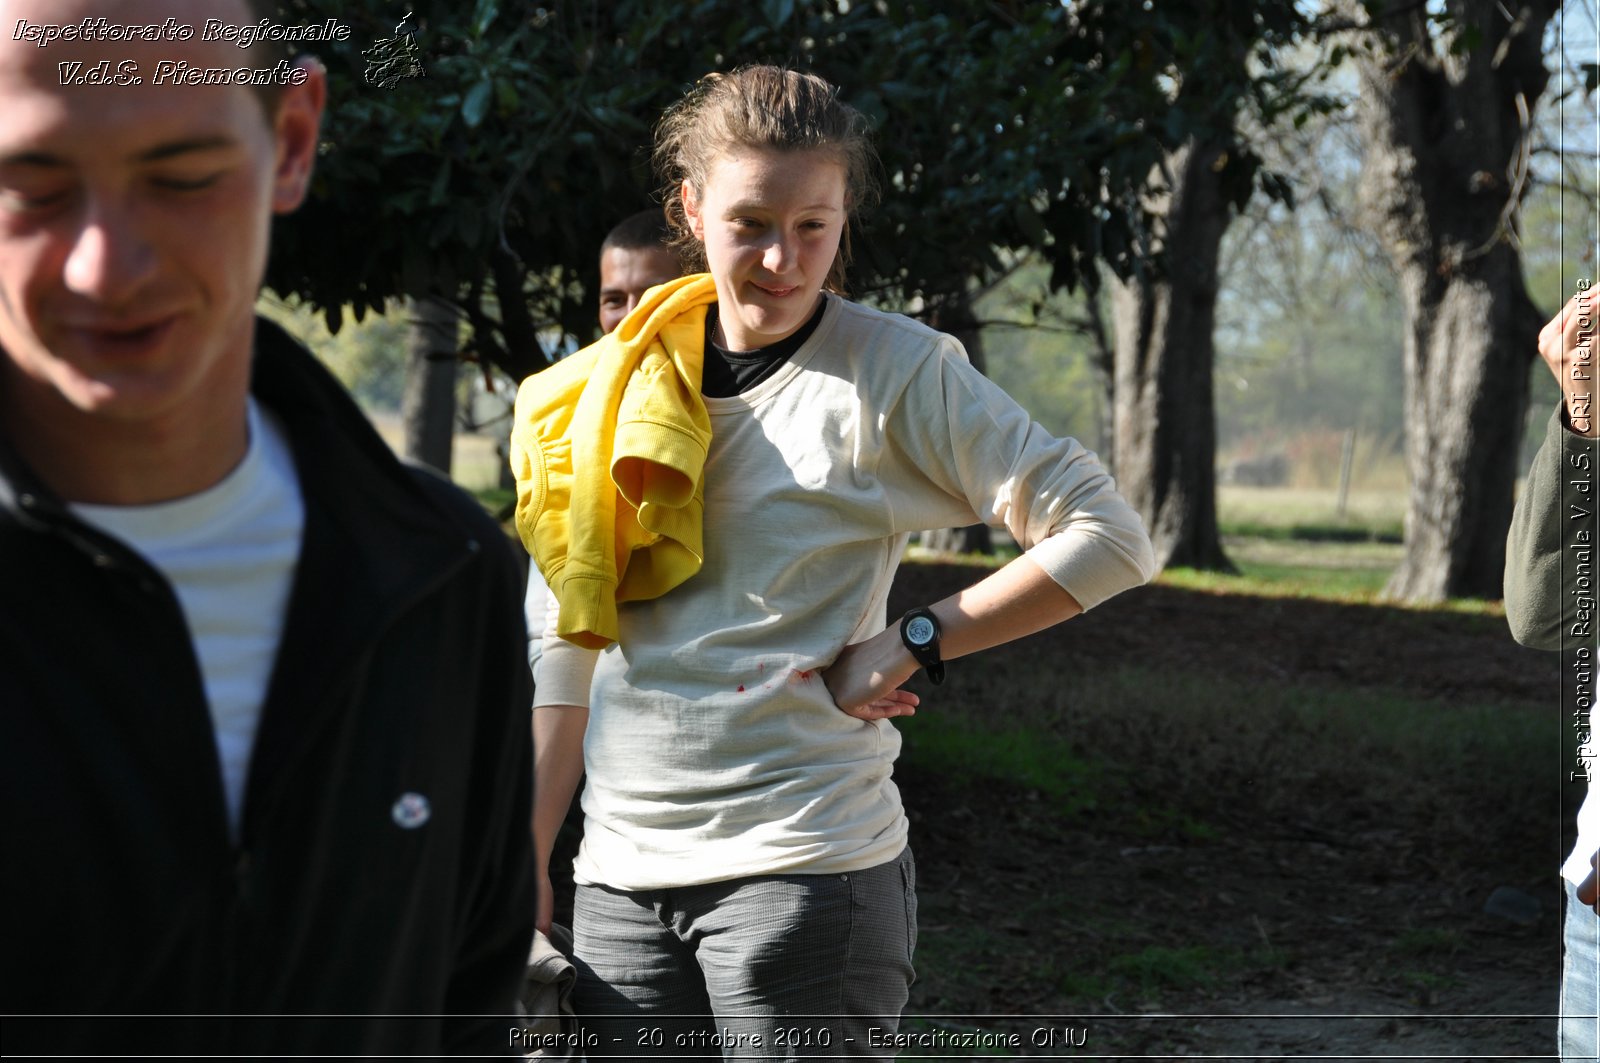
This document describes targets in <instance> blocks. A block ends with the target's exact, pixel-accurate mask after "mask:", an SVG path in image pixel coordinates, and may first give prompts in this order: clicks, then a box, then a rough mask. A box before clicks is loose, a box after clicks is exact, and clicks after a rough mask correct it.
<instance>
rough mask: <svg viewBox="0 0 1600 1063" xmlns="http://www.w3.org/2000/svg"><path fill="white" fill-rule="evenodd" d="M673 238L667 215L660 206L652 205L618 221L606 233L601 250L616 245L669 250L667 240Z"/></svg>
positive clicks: (628, 249)
mask: <svg viewBox="0 0 1600 1063" xmlns="http://www.w3.org/2000/svg"><path fill="white" fill-rule="evenodd" d="M671 239H672V233H671V232H670V231H669V230H668V229H667V216H666V215H665V214H664V213H662V211H661V210H660V208H658V207H651V208H648V209H646V210H641V211H640V212H639V213H637V214H630V215H628V216H627V217H626V218H623V219H622V220H621V221H620V222H618V223H617V224H616V226H615V227H614V228H613V229H612V230H611V231H610V232H609V233H607V234H606V238H605V242H604V243H602V244H601V245H600V250H601V251H605V250H606V249H608V248H612V247H616V248H620V249H621V250H623V251H637V250H640V249H643V248H650V247H659V248H661V249H662V250H663V251H665V250H669V248H668V247H667V242H668V241H669V240H671Z"/></svg>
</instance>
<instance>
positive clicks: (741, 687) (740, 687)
mask: <svg viewBox="0 0 1600 1063" xmlns="http://www.w3.org/2000/svg"><path fill="white" fill-rule="evenodd" d="M736 693H739V694H743V693H744V684H743V683H740V684H739V689H738V690H737V691H736Z"/></svg>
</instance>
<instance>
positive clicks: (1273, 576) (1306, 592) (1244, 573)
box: [1157, 535, 1505, 616]
mask: <svg viewBox="0 0 1600 1063" xmlns="http://www.w3.org/2000/svg"><path fill="white" fill-rule="evenodd" d="M1222 546H1223V550H1224V551H1226V553H1227V554H1228V557H1229V559H1230V560H1232V561H1233V563H1234V564H1235V565H1236V566H1237V567H1238V569H1239V574H1238V575H1229V574H1226V573H1221V572H1202V571H1200V570H1198V569H1192V568H1169V569H1167V570H1166V571H1164V572H1163V573H1162V574H1161V575H1160V577H1159V578H1158V580H1157V582H1159V583H1162V584H1165V585H1167V586H1171V587H1178V588H1181V589H1183V590H1192V591H1201V592H1203V593H1206V594H1250V595H1256V596H1258V597H1263V598H1311V599H1317V600H1320V601H1331V602H1342V603H1345V604H1359V605H1376V604H1380V603H1381V604H1385V605H1395V604H1396V603H1393V602H1386V601H1384V598H1383V588H1384V584H1386V583H1388V581H1389V576H1390V575H1391V574H1392V573H1393V572H1394V570H1395V568H1397V567H1398V566H1399V564H1400V562H1401V560H1402V558H1403V557H1404V552H1405V548H1404V547H1403V546H1402V545H1400V544H1398V543H1390V542H1376V541H1370V540H1367V541H1359V542H1329V541H1320V542H1307V541H1303V540H1299V539H1291V538H1288V537H1287V536H1282V535H1278V536H1269V537H1246V536H1224V537H1223V542H1222ZM1415 608H1425V609H1429V610H1444V611H1446V612H1452V613H1469V614H1478V615H1484V616H1504V615H1505V612H1504V608H1503V606H1502V605H1501V604H1500V603H1499V602H1491V601H1483V600H1480V599H1475V598H1461V599H1453V600H1451V601H1449V602H1445V603H1443V604H1441V605H1434V606H1425V607H1423V606H1418V607H1415Z"/></svg>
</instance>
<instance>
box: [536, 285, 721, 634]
mask: <svg viewBox="0 0 1600 1063" xmlns="http://www.w3.org/2000/svg"><path fill="white" fill-rule="evenodd" d="M716 298H717V291H716V286H715V285H714V284H713V283H712V279H711V277H710V275H709V274H704V273H700V274H694V275H691V276H688V277H681V278H679V279H677V280H674V281H669V282H668V283H666V284H663V285H660V286H658V287H655V288H652V289H650V290H649V291H648V292H646V293H645V296H644V300H643V301H642V302H641V303H640V304H639V305H638V306H637V307H635V308H634V311H633V313H631V314H629V315H628V316H627V318H625V319H624V320H623V322H622V324H620V325H618V326H617V328H616V330H615V331H614V332H612V333H611V334H610V335H607V336H603V337H601V339H600V340H598V341H597V342H595V343H593V344H590V345H589V346H588V347H585V348H584V349H583V350H581V351H579V352H577V353H576V354H574V355H572V356H571V357H569V358H566V359H564V360H562V361H560V362H557V363H556V364H555V365H553V366H551V367H550V368H549V369H546V370H544V371H543V372H540V373H535V374H534V375H533V376H530V377H529V378H527V379H526V380H524V381H523V382H522V386H521V387H520V388H519V389H518V390H517V405H516V413H515V419H514V423H513V425H512V428H511V471H512V472H513V474H515V476H516V479H517V510H516V521H517V531H518V532H519V533H520V534H521V536H522V542H523V544H524V545H525V546H526V547H527V548H528V553H529V554H530V555H532V557H533V559H534V561H535V563H536V564H537V565H538V566H539V571H540V572H541V573H542V574H543V575H544V578H545V581H546V582H547V583H549V584H550V589H551V592H552V593H554V595H555V596H556V600H557V601H558V602H559V603H560V617H559V619H558V621H557V628H556V631H557V634H559V635H560V636H561V637H562V638H564V639H567V640H568V641H569V642H574V643H576V644H578V645H580V646H586V647H589V648H591V649H599V648H603V647H605V646H606V645H608V644H610V643H611V642H614V641H616V638H617V603H618V602H626V601H636V600H639V599H644V598H655V597H659V596H660V595H662V594H665V593H666V592H667V591H669V590H671V589H672V588H673V587H676V586H677V585H678V584H680V583H682V582H683V581H684V580H686V579H688V578H689V577H690V576H693V575H694V574H695V573H696V572H698V571H699V570H700V563H701V561H702V560H703V559H704V557H705V551H704V548H703V547H702V545H701V519H702V517H703V515H704V511H705V483H704V472H705V461H706V451H707V448H708V447H709V446H710V444H711V420H710V418H709V417H708V416H707V414H706V406H705V400H704V399H702V398H701V396H700V380H701V375H702V369H703V366H704V364H705V363H704V357H705V350H704V344H705V320H706V307H707V306H709V305H710V304H711V303H714V302H715V301H716Z"/></svg>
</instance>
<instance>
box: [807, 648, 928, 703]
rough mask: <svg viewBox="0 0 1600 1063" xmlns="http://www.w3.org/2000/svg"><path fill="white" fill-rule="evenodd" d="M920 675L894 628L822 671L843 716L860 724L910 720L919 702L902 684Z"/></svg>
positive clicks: (847, 652) (842, 653)
mask: <svg viewBox="0 0 1600 1063" xmlns="http://www.w3.org/2000/svg"><path fill="white" fill-rule="evenodd" d="M916 671H917V663H916V661H914V660H912V658H911V654H910V653H909V652H908V651H907V650H906V648H905V645H904V644H903V643H902V642H901V641H900V633H899V631H898V630H896V629H895V628H892V627H891V628H885V629H884V630H883V631H880V632H878V633H877V634H876V635H874V636H872V637H871V638H870V639H867V640H866V641H865V642H857V643H855V644H853V645H850V646H846V647H845V648H844V649H843V650H840V651H839V656H838V657H837V658H836V659H835V660H834V662H833V663H832V664H831V665H829V666H828V667H827V668H825V669H823V671H822V681H823V682H824V683H826V684H827V686H828V692H829V693H830V694H832V695H833V703H834V704H835V705H837V706H839V709H840V711H841V712H844V713H846V714H848V715H850V716H854V717H856V718H857V719H858V720H886V719H889V718H890V717H893V716H911V715H913V714H914V713H915V712H916V711H917V703H918V702H919V700H920V699H919V698H918V697H917V696H916V695H915V694H913V693H911V691H909V690H901V689H900V684H901V683H904V682H905V681H906V680H907V679H910V678H911V677H912V676H913V675H914V674H916Z"/></svg>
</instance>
